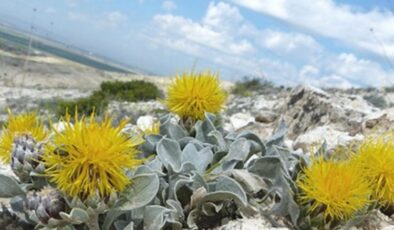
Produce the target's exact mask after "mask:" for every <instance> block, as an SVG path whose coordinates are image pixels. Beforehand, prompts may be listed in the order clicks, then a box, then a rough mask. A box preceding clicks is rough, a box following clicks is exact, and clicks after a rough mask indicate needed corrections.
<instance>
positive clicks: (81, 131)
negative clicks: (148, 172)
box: [43, 114, 142, 199]
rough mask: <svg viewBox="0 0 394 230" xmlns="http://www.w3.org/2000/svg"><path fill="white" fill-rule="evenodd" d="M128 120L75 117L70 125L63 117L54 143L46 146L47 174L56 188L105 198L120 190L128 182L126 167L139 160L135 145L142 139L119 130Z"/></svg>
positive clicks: (74, 194)
mask: <svg viewBox="0 0 394 230" xmlns="http://www.w3.org/2000/svg"><path fill="white" fill-rule="evenodd" d="M126 123H127V121H122V122H121V123H120V124H119V126H117V127H113V126H112V119H111V118H109V117H108V116H106V117H105V118H104V120H103V121H102V122H97V121H96V120H95V117H94V114H92V115H91V116H90V119H86V118H84V117H83V118H81V119H78V115H77V114H76V115H75V122H74V124H71V122H70V117H69V116H67V117H66V125H65V129H64V130H63V131H62V132H57V131H54V132H55V135H54V137H53V141H52V142H53V143H52V144H50V145H48V146H47V147H46V149H45V153H44V156H43V161H44V164H45V166H46V171H45V173H46V175H47V176H48V178H49V179H50V181H52V182H54V183H55V184H56V185H57V187H58V188H59V189H60V190H62V191H64V192H65V193H67V194H68V195H70V196H72V197H79V198H81V199H85V198H87V197H93V196H99V197H102V198H103V197H106V196H108V195H110V194H112V193H114V192H120V191H123V190H124V188H125V187H126V186H127V185H128V184H129V183H130V180H129V179H128V177H127V175H126V170H127V169H129V168H132V167H134V166H136V165H138V164H140V163H141V160H138V159H136V154H137V153H138V151H137V149H136V146H137V145H139V144H141V140H142V139H141V138H140V137H139V138H135V139H130V138H129V137H128V136H127V135H125V134H124V133H123V132H122V129H123V128H124V127H125V125H126Z"/></svg>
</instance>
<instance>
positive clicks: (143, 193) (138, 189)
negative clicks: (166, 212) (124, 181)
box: [119, 174, 160, 211]
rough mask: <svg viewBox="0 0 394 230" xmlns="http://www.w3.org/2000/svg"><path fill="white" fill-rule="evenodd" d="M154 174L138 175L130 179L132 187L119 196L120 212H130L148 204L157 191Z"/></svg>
mask: <svg viewBox="0 0 394 230" xmlns="http://www.w3.org/2000/svg"><path fill="white" fill-rule="evenodd" d="M159 186H160V183H159V177H158V176H157V175H156V174H140V175H138V176H136V177H134V178H132V185H131V186H129V187H128V188H127V189H126V191H124V192H123V193H122V194H121V199H120V207H119V209H120V210H124V211H127V210H132V209H136V208H139V207H142V206H145V205H147V204H149V203H150V202H151V201H152V200H153V198H155V196H156V194H157V192H158V191H159Z"/></svg>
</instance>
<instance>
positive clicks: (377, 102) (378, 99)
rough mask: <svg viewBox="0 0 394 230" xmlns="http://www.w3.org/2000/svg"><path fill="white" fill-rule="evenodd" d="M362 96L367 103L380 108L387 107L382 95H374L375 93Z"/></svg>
mask: <svg viewBox="0 0 394 230" xmlns="http://www.w3.org/2000/svg"><path fill="white" fill-rule="evenodd" d="M363 98H364V100H366V101H368V102H369V103H371V104H372V105H373V106H375V107H378V108H381V109H383V108H386V107H387V103H386V100H385V99H384V97H382V96H380V95H376V94H371V95H365V96H364V97H363Z"/></svg>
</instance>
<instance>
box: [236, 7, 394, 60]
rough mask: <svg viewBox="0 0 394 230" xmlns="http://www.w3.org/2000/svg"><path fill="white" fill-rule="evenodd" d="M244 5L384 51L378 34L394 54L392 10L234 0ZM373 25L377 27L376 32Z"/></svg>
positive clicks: (291, 22) (393, 55)
mask: <svg viewBox="0 0 394 230" xmlns="http://www.w3.org/2000/svg"><path fill="white" fill-rule="evenodd" d="M232 2H234V3H237V4H239V5H241V6H244V7H247V8H249V9H252V10H255V11H258V12H261V13H264V14H267V15H270V16H274V17H277V18H279V19H281V20H284V21H286V22H288V23H289V24H293V25H296V26H299V27H304V28H306V29H308V30H310V31H313V32H315V33H318V34H320V35H323V36H327V37H330V38H335V39H339V40H341V41H344V42H346V43H347V44H350V45H352V46H357V47H360V48H363V49H366V50H368V51H370V52H372V53H376V54H379V55H384V51H383V50H382V48H381V46H380V45H379V42H377V40H376V38H375V37H374V36H376V37H377V38H378V39H379V40H380V41H381V42H382V43H383V44H384V46H385V49H386V52H387V53H388V55H389V56H390V57H392V58H394V39H393V38H394V30H393V25H394V15H393V14H392V13H391V12H390V11H388V10H381V9H377V8H375V9H372V10H370V11H368V12H361V11H357V10H356V9H354V8H352V7H350V6H348V5H344V4H338V3H335V2H334V1H333V0H324V1H314V0H298V1H292V0H267V1H261V0H232ZM370 28H373V29H374V34H372V33H371V31H370Z"/></svg>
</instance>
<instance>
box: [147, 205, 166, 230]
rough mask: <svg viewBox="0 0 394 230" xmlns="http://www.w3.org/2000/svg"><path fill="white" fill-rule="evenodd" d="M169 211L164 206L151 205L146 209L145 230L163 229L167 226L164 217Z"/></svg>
mask: <svg viewBox="0 0 394 230" xmlns="http://www.w3.org/2000/svg"><path fill="white" fill-rule="evenodd" d="M167 212H168V209H167V208H165V207H163V206H158V205H150V206H147V207H146V208H145V212H144V229H146V230H156V229H162V227H163V226H164V225H165V220H164V215H165V214H166V213H167Z"/></svg>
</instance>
